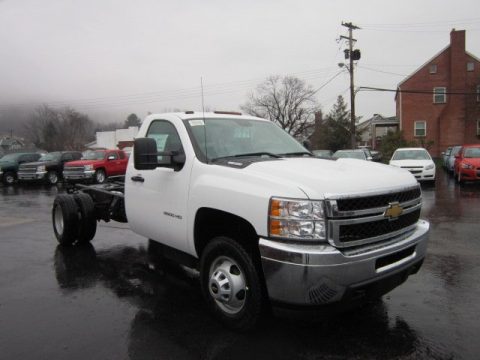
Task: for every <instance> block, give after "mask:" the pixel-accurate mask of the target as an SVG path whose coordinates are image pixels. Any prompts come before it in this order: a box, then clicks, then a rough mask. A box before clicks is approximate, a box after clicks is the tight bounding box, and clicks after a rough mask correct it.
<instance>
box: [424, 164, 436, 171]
mask: <svg viewBox="0 0 480 360" xmlns="http://www.w3.org/2000/svg"><path fill="white" fill-rule="evenodd" d="M433 168H435V164H430V165H427V166H425V170H432V169H433Z"/></svg>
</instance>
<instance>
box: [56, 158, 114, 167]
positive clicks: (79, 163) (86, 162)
mask: <svg viewBox="0 0 480 360" xmlns="http://www.w3.org/2000/svg"><path fill="white" fill-rule="evenodd" d="M103 162H105V160H75V161H69V162H68V163H66V164H65V166H66V167H68V166H84V165H95V164H98V163H103Z"/></svg>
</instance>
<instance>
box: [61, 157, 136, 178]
mask: <svg viewBox="0 0 480 360" xmlns="http://www.w3.org/2000/svg"><path fill="white" fill-rule="evenodd" d="M127 163H128V157H127V156H126V154H125V152H123V151H122V150H95V151H92V150H90V151H85V152H84V153H83V156H82V159H81V160H77V161H71V162H68V163H66V164H65V167H64V169H63V178H64V179H65V181H79V180H90V181H93V182H96V183H97V184H102V183H104V182H105V181H106V180H107V178H108V177H110V176H115V175H125V172H126V171H127Z"/></svg>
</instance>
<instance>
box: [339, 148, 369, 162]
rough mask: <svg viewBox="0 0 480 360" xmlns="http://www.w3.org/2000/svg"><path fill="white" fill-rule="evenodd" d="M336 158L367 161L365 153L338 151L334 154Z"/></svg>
mask: <svg viewBox="0 0 480 360" xmlns="http://www.w3.org/2000/svg"><path fill="white" fill-rule="evenodd" d="M333 157H334V158H338V159H339V158H349V159H360V160H365V153H364V152H363V151H341V150H339V151H337V152H336V153H335V154H333Z"/></svg>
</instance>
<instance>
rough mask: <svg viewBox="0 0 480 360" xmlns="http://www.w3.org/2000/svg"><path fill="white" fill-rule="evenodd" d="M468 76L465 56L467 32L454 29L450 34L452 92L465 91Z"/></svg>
mask: <svg viewBox="0 0 480 360" xmlns="http://www.w3.org/2000/svg"><path fill="white" fill-rule="evenodd" d="M466 76H467V57H466V54H465V30H455V29H452V31H451V32H450V80H451V87H452V89H451V90H463V89H464V87H465V81H466Z"/></svg>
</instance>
